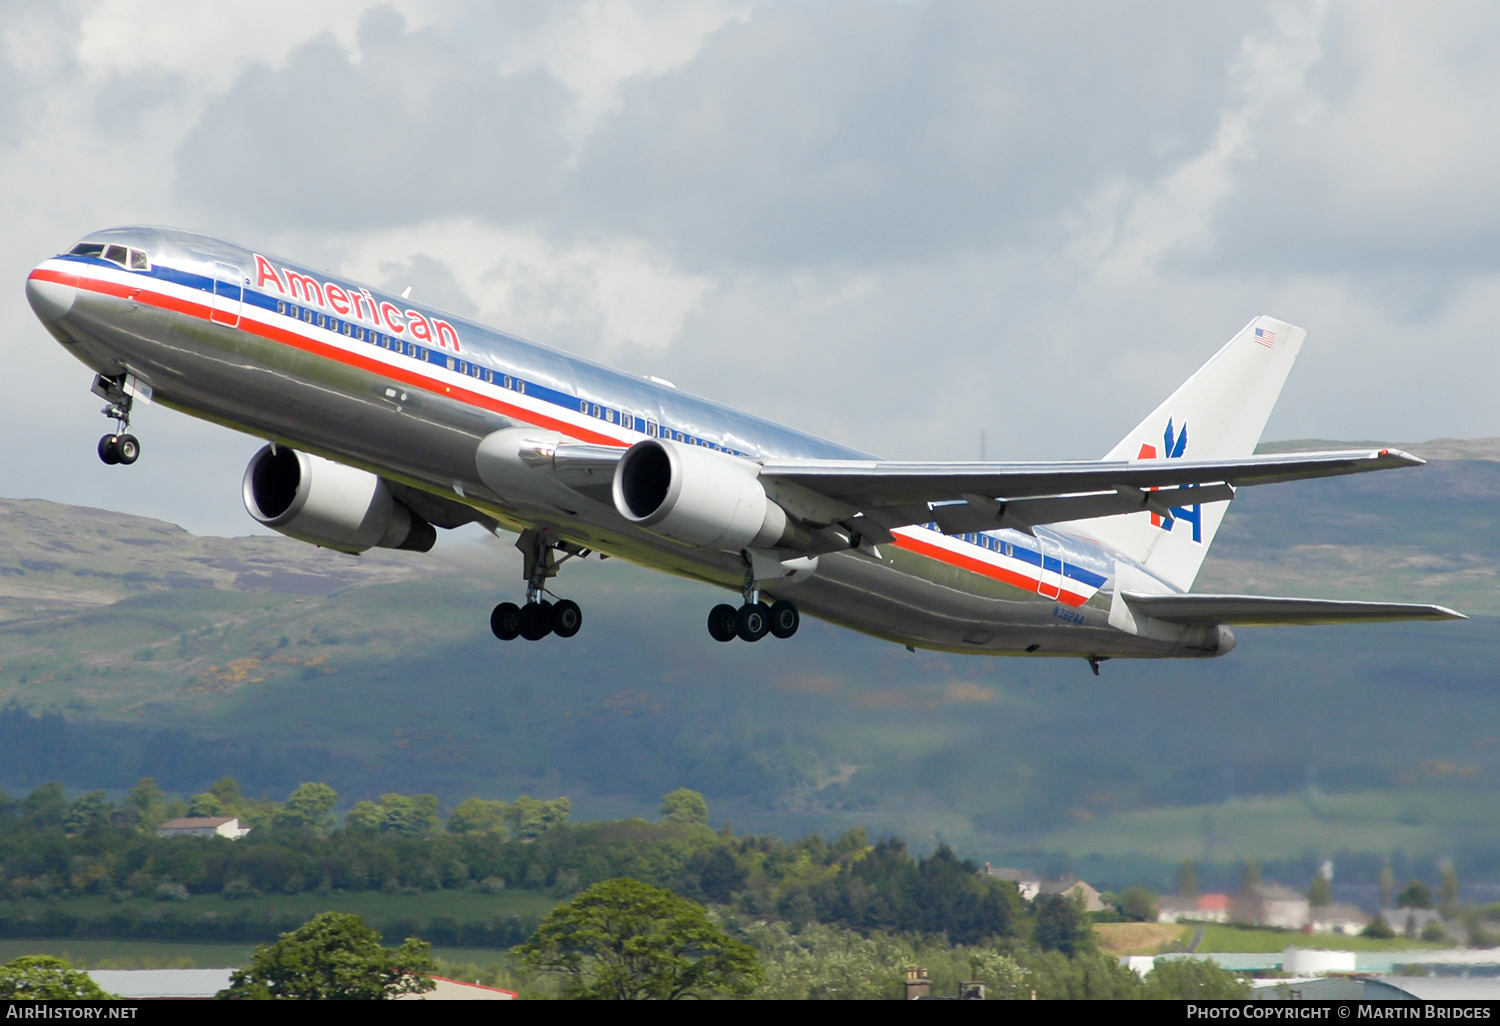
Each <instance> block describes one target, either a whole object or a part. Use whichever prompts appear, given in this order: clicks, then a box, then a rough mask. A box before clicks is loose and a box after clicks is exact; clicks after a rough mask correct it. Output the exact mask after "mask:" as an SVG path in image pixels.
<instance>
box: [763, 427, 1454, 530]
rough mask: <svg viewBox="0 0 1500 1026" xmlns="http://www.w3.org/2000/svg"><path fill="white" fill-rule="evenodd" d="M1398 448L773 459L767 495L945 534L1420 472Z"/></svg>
mask: <svg viewBox="0 0 1500 1026" xmlns="http://www.w3.org/2000/svg"><path fill="white" fill-rule="evenodd" d="M1424 462H1425V461H1423V460H1420V459H1418V458H1417V457H1415V456H1412V455H1410V454H1408V453H1404V452H1401V451H1400V450H1397V449H1377V450H1367V449H1355V450H1340V451H1333V452H1313V453H1274V454H1268V455H1262V456H1248V457H1245V458H1243V459H1228V460H1185V459H1172V460H1166V459H1160V460H1120V461H1087V462H1082V461H1080V462H1072V463H893V462H882V461H876V460H770V461H767V462H766V463H765V464H764V465H763V466H762V469H761V473H760V478H761V481H762V482H763V483H764V484H765V485H766V489H767V492H768V493H771V494H772V495H773V497H778V498H779V496H777V495H776V486H778V485H782V484H786V485H791V486H794V487H795V488H796V489H803V490H806V491H807V492H811V493H813V494H815V495H817V496H819V497H821V498H822V499H824V500H826V501H831V502H832V503H833V504H834V505H835V506H838V507H842V509H840V510H839V511H838V512H841V513H842V514H843V515H841V516H833V517H831V518H829V519H828V520H827V521H826V522H829V523H831V522H834V521H838V522H840V523H845V524H847V523H848V521H849V520H850V519H851V518H854V519H857V520H858V521H860V522H861V525H862V526H868V527H869V528H873V530H871V529H865V530H862V531H861V533H862V534H863V535H864V536H865V537H866V538H868V539H870V540H872V541H879V540H881V539H880V537H879V535H880V534H881V533H884V534H889V531H890V530H891V529H892V528H896V527H904V526H906V525H909V524H924V523H931V522H934V521H935V522H936V523H937V524H938V526H939V527H940V528H941V529H942V530H943V531H944V532H946V533H950V534H957V533H962V532H965V531H986V530H994V529H996V528H999V527H1015V528H1019V529H1020V530H1029V529H1030V528H1031V527H1032V526H1034V525H1037V524H1050V523H1058V522H1062V521H1068V520H1087V519H1090V518H1093V517H1108V516H1117V515H1120V514H1124V513H1136V512H1140V511H1142V510H1151V511H1152V512H1156V513H1160V514H1163V515H1167V516H1170V515H1171V514H1170V510H1171V508H1172V507H1174V506H1177V507H1181V506H1185V505H1196V504H1201V503H1208V502H1226V501H1228V500H1229V499H1232V498H1233V497H1234V493H1235V488H1236V487H1240V486H1244V485H1259V484H1273V483H1276V482H1281V481H1300V480H1304V479H1307V478H1314V477H1335V476H1339V475H1343V474H1359V473H1365V472H1367V471H1373V470H1392V469H1396V468H1398V467H1416V466H1421V465H1422V464H1423V463H1424ZM887 540H888V539H887Z"/></svg>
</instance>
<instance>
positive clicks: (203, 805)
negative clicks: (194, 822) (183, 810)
mask: <svg viewBox="0 0 1500 1026" xmlns="http://www.w3.org/2000/svg"><path fill="white" fill-rule="evenodd" d="M187 813H188V815H189V816H195V817H218V816H226V815H228V814H229V812H228V810H227V809H225V808H224V803H223V802H222V801H220V800H219V796H218V795H216V794H209V793H208V792H204V793H203V794H195V795H193V797H192V798H191V799H190V800H189V801H188V808H187Z"/></svg>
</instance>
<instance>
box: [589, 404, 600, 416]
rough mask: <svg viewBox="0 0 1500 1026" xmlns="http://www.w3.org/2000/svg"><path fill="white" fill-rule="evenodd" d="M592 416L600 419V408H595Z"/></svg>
mask: <svg viewBox="0 0 1500 1026" xmlns="http://www.w3.org/2000/svg"><path fill="white" fill-rule="evenodd" d="M590 416H592V417H594V418H595V419H597V418H598V416H599V407H598V406H595V407H594V412H593V413H592V414H590Z"/></svg>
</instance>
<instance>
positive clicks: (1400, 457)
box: [1375, 449, 1427, 467]
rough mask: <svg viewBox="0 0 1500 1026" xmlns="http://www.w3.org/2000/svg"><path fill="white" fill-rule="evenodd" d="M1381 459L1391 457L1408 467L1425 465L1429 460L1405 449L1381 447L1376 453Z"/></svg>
mask: <svg viewBox="0 0 1500 1026" xmlns="http://www.w3.org/2000/svg"><path fill="white" fill-rule="evenodd" d="M1375 455H1376V457H1378V458H1379V459H1391V460H1395V461H1396V462H1397V463H1401V464H1404V465H1406V466H1408V467H1425V466H1426V465H1427V461H1426V460H1424V459H1423V458H1422V457H1420V456H1413V455H1412V454H1411V453H1409V452H1406V451H1405V450H1404V449H1381V450H1379V451H1378V452H1377V453H1376V454H1375Z"/></svg>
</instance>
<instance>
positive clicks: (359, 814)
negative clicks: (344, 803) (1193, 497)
mask: <svg viewBox="0 0 1500 1026" xmlns="http://www.w3.org/2000/svg"><path fill="white" fill-rule="evenodd" d="M344 825H345V826H346V827H349V828H351V829H354V830H369V831H371V832H374V831H376V830H379V829H380V806H379V805H376V804H375V803H374V802H355V803H354V807H353V808H351V809H350V810H349V812H348V813H347V814H346V815H345V816H344Z"/></svg>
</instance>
